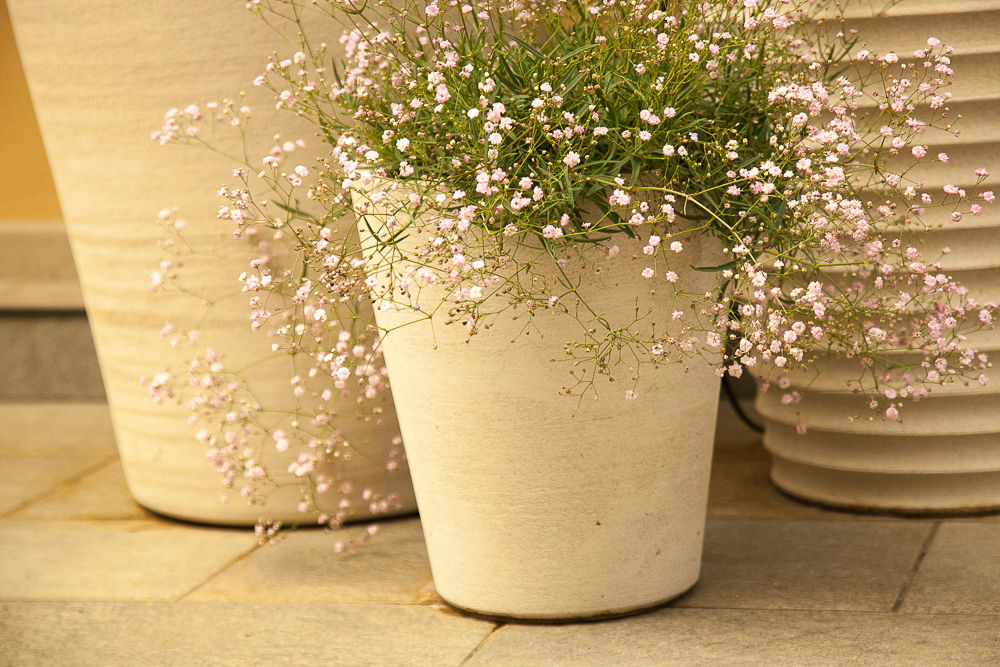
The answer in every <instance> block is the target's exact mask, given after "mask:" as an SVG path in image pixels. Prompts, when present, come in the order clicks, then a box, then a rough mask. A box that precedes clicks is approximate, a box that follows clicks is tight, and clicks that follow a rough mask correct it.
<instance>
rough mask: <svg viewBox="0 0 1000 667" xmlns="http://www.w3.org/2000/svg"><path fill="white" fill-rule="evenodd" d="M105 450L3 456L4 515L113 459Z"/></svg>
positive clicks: (0, 503) (0, 508)
mask: <svg viewBox="0 0 1000 667" xmlns="http://www.w3.org/2000/svg"><path fill="white" fill-rule="evenodd" d="M113 458H114V454H109V453H107V452H103V451H91V452H86V451H78V452H73V453H72V454H66V455H44V456H0V517H2V516H4V515H5V514H9V513H11V512H14V511H16V510H17V509H18V508H19V507H23V506H25V505H27V504H28V503H31V502H33V501H35V500H38V499H41V498H44V497H46V496H47V495H49V494H50V493H52V492H54V491H55V490H56V489H58V488H59V487H60V486H62V485H64V484H66V483H68V482H70V481H72V480H74V479H76V478H78V477H81V476H83V475H85V474H87V473H88V472H90V471H93V470H95V469H97V468H98V467H100V466H101V465H104V464H106V463H108V462H109V461H110V460H113Z"/></svg>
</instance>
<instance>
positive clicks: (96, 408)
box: [0, 401, 115, 516]
mask: <svg viewBox="0 0 1000 667" xmlns="http://www.w3.org/2000/svg"><path fill="white" fill-rule="evenodd" d="M114 455H115V439H114V434H113V433H112V430H111V418H110V415H109V413H108V405H107V403H104V402H83V403H76V402H64V401H52V402H0V516H3V515H5V514H7V513H9V512H11V511H14V510H15V509H17V508H18V507H19V506H22V505H24V504H25V503H27V502H29V501H33V500H36V499H39V498H41V497H44V496H46V495H48V494H50V493H51V492H53V491H55V490H56V489H57V488H58V487H59V486H60V485H61V484H64V483H66V482H67V481H70V480H72V479H74V478H76V477H79V476H81V475H84V474H85V473H87V472H88V471H92V470H94V469H95V468H96V467H97V466H99V465H100V464H101V463H104V462H110V461H111V460H112V458H113V457H114Z"/></svg>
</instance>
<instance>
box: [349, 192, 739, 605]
mask: <svg viewBox="0 0 1000 667" xmlns="http://www.w3.org/2000/svg"><path fill="white" fill-rule="evenodd" d="M371 210H372V213H371V215H368V216H364V218H363V223H364V224H361V225H359V228H360V229H361V234H362V237H365V236H366V234H367V232H366V231H365V228H366V224H370V225H371V227H372V229H379V228H380V227H381V226H382V224H383V222H384V220H385V216H386V214H385V210H386V208H385V207H384V205H382V206H374V207H373V209H371ZM419 236H420V234H417V233H410V235H409V239H408V240H407V241H404V242H403V243H408V244H409V243H418V242H417V241H415V239H416V238H418V237H419ZM626 241H627V240H623V241H617V240H616V243H618V244H619V245H621V247H622V252H621V255H620V257H621V259H619V260H614V261H611V262H606V263H605V265H604V268H603V272H602V273H601V274H600V275H595V274H594V273H592V272H587V271H586V270H584V269H582V268H581V266H580V265H579V259H578V258H577V259H575V260H574V259H572V258H571V259H570V260H569V263H568V264H567V266H566V267H565V271H566V272H567V274H568V275H569V276H570V277H571V279H573V280H575V279H576V278H580V279H581V284H580V287H579V292H580V294H582V295H583V296H584V298H585V299H587V300H588V303H589V304H590V306H591V307H592V308H594V310H595V311H597V312H599V313H602V314H606V315H607V317H608V320H609V321H610V322H612V323H614V322H620V323H628V322H629V321H631V317H633V316H635V313H636V312H637V310H636V309H637V308H638V312H646V309H647V308H652V309H653V311H654V312H656V313H659V314H660V315H661V316H662V317H667V316H668V315H667V313H669V312H670V310H671V303H672V301H671V297H670V296H668V295H667V294H665V293H663V294H661V295H660V296H659V297H656V298H651V297H649V296H648V291H649V284H650V283H649V281H647V280H645V279H643V278H641V277H640V276H639V272H640V270H641V268H642V266H643V263H642V261H641V260H637V259H633V258H632V256H633V255H638V256H639V257H642V253H641V250H640V248H639V247H638V246H634V247H633V246H631V245H627V244H626ZM362 245H363V247H365V246H368V244H367V243H365V242H364V241H363V242H362ZM685 247H686V250H685V253H688V252H690V253H691V255H690V256H689V257H688V258H687V261H690V262H691V263H693V264H696V265H697V264H698V262H700V261H704V264H702V265H712V264H717V263H718V257H719V253H718V246H717V244H716V243H715V242H714V241H708V240H702V239H691V240H689V241H686V242H685ZM369 250H370V249H369ZM591 250H594V251H595V252H597V253H598V255H597V256H598V257H601V256H603V250H600V249H593V248H592V249H591ZM713 251H714V254H713ZM367 254H368V256H369V257H372V253H371V252H370V251H369V252H368V253H367ZM709 255H711V256H709ZM588 258H589V259H591V260H592V259H593V256H592V255H589V256H588ZM552 274H553V275H550V276H546V278H554V272H552ZM712 279H713V277H712V276H711V274H704V273H697V272H695V271H693V270H686V271H684V272H683V275H681V279H680V284H683V285H686V286H688V287H689V288H690V289H694V290H696V291H697V290H702V291H704V290H705V289H708V288H709V284H708V283H707V282H706V280H712ZM382 284H383V285H384V284H385V278H384V276H382ZM441 294H442V292H441V291H440V288H436V287H423V288H421V293H420V297H419V299H418V303H419V304H420V305H421V307H422V308H423V310H424V312H430V311H429V308H431V307H432V306H433V305H435V304H436V303H439V302H440V297H441ZM635 297H638V304H637V303H636V301H635ZM565 305H566V306H567V307H568V308H570V309H571V310H572V308H573V303H572V302H571V299H568V300H567V301H566V303H565ZM444 310H445V309H441V310H440V311H438V313H437V314H435V315H434V316H433V317H432V318H431V319H430V320H426V319H425V320H423V321H421V322H419V323H416V324H407V325H406V326H402V327H401V328H398V329H397V328H396V327H397V326H399V325H402V324H404V323H409V322H413V321H414V320H415V319H418V318H417V316H415V315H414V313H413V311H412V310H409V309H397V308H396V307H389V308H388V309H386V310H382V309H380V308H376V316H377V319H378V324H379V327H380V328H383V329H393V330H392V331H391V332H390V333H388V334H387V335H386V336H385V338H384V340H383V346H384V351H385V358H386V363H387V365H388V367H389V371H390V377H391V378H392V381H393V387H394V398H395V402H396V410H397V414H398V415H399V419H400V426H401V428H402V431H403V438H404V441H405V443H406V451H407V458H408V460H409V463H410V471H411V474H412V476H413V483H414V488H415V490H416V494H417V503H418V506H419V508H420V516H421V521H422V523H423V529H424V535H425V537H426V541H427V550H428V554H429V557H430V564H431V569H432V571H433V575H434V583H435V586H436V587H437V590H438V593H439V594H440V595H441V596H442V597H443V598H444V599H445V600H446V601H447V602H448V603H450V604H452V605H454V606H455V607H458V608H460V609H463V610H466V611H471V612H474V613H476V614H480V615H485V616H488V617H494V618H522V619H549V620H555V619H577V618H599V617H608V616H616V615H622V614H627V613H630V612H634V611H638V610H642V609H646V608H649V607H652V606H656V605H659V604H661V603H664V602H666V601H668V600H670V599H672V598H674V597H676V596H678V595H680V594H682V593H684V592H685V591H687V590H688V589H689V588H691V586H693V585H694V583H695V581H696V580H697V579H698V574H699V569H700V560H701V550H702V540H703V529H704V521H705V510H706V502H707V492H708V478H709V467H710V461H711V453H712V442H713V436H714V425H715V417H716V408H717V404H718V391H719V377H718V376H717V375H716V373H715V370H714V369H713V368H712V367H711V366H710V365H709V364H708V363H706V362H705V361H703V360H701V359H695V360H693V361H692V362H691V364H690V368H689V369H684V368H682V367H681V366H679V365H670V366H665V367H660V368H644V369H642V370H641V372H640V380H639V384H638V387H637V393H638V399H637V400H631V401H629V400H625V399H624V398H623V397H624V393H625V389H626V388H628V387H630V386H632V385H631V375H632V373H631V372H630V370H629V369H625V368H618V369H616V371H615V374H616V375H617V377H618V382H617V383H615V384H611V383H609V382H607V381H604V380H605V379H603V378H599V379H600V380H601V381H599V382H598V384H597V389H598V391H599V393H600V398H599V400H594V397H593V396H588V397H586V398H584V399H583V401H582V402H580V403H578V400H577V399H576V398H573V397H567V396H564V395H560V390H561V389H562V388H563V387H566V386H569V385H572V384H573V382H572V379H571V377H570V374H569V371H570V369H571V366H570V365H569V364H567V363H565V362H562V363H560V362H559V361H558V360H559V359H560V358H563V359H564V358H565V352H564V349H563V345H564V343H565V342H566V341H569V340H574V339H577V338H579V335H580V332H581V328H580V327H581V324H580V323H579V322H578V321H576V320H575V319H574V318H573V317H571V316H568V315H565V314H562V313H557V312H554V311H551V310H543V312H541V313H538V314H536V315H535V316H534V318H533V319H531V321H530V322H529V321H528V317H527V316H526V315H524V313H523V311H522V312H521V316H520V317H518V319H517V320H516V321H515V320H513V319H512V318H511V316H510V313H509V312H508V313H504V314H501V315H500V316H499V317H498V319H497V320H496V322H495V324H493V325H492V326H490V327H488V328H486V327H484V328H483V329H482V330H481V331H480V332H479V333H477V334H476V335H475V336H473V337H472V338H471V339H469V337H468V335H467V332H466V329H465V328H464V327H463V326H462V325H461V324H450V325H449V324H445V320H446V319H447V317H448V316H447V314H446V313H445V312H444ZM654 319H657V318H656V316H654ZM514 339H517V340H514Z"/></svg>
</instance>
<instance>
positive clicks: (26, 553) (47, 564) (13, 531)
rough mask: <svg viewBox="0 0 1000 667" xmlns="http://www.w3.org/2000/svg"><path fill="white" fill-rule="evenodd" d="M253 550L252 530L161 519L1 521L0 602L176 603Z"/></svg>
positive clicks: (253, 538)
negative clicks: (213, 526) (103, 601)
mask: <svg viewBox="0 0 1000 667" xmlns="http://www.w3.org/2000/svg"><path fill="white" fill-rule="evenodd" d="M256 544H257V541H256V538H255V537H254V536H253V534H252V533H251V532H250V531H246V530H226V529H217V528H203V527H198V526H189V525H179V524H171V523H167V522H166V521H162V520H149V521H80V522H69V521H67V522H57V521H48V522H42V523H28V522H22V521H5V522H2V523H0V599H4V600H95V599H96V600H165V599H175V598H178V597H180V596H182V595H184V594H185V593H187V592H188V591H190V590H192V589H193V588H194V587H195V586H197V585H198V584H200V583H201V582H203V581H205V580H206V579H208V578H209V577H210V576H212V575H213V574H214V573H216V572H218V571H220V570H221V569H222V568H223V567H225V566H226V565H228V564H229V563H231V562H232V561H233V560H235V559H236V558H238V557H240V556H241V555H243V554H245V553H247V552H248V551H250V550H251V549H253V548H254V547H255V546H256Z"/></svg>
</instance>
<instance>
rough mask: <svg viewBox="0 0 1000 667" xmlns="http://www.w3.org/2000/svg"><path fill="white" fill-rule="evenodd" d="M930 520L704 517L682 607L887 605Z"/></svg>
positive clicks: (891, 602) (893, 598) (890, 604)
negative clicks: (694, 573) (697, 570)
mask: <svg viewBox="0 0 1000 667" xmlns="http://www.w3.org/2000/svg"><path fill="white" fill-rule="evenodd" d="M931 528H932V523H931V522H926V521H912V522H897V521H892V522H874V521H864V522H863V521H735V520H717V521H710V522H709V523H708V525H707V527H706V531H705V551H704V558H703V563H702V572H701V579H700V580H699V582H698V584H696V585H695V587H694V589H693V590H692V591H691V592H690V593H689V594H688V595H686V596H685V597H683V598H681V599H680V600H678V601H677V603H676V604H677V605H678V606H681V607H710V608H756V609H802V610H840V611H889V610H891V609H892V607H893V605H894V604H895V602H896V599H897V597H898V596H899V593H900V591H901V590H902V588H903V586H904V584H905V582H906V580H907V577H908V576H909V574H910V572H911V570H912V568H913V564H914V563H915V562H916V560H917V557H918V555H919V553H920V550H921V548H922V546H923V544H924V541H925V540H926V538H927V536H928V535H929V534H930V531H931Z"/></svg>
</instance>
